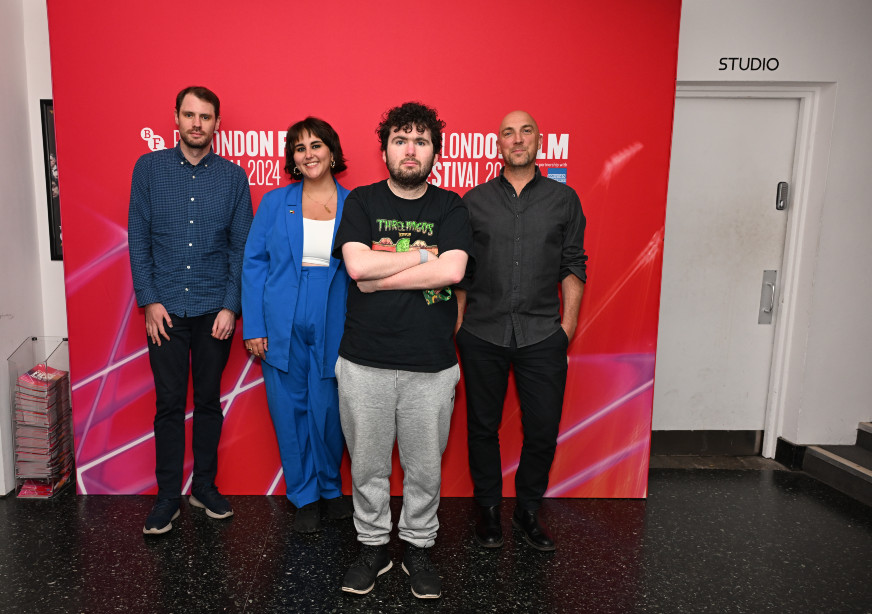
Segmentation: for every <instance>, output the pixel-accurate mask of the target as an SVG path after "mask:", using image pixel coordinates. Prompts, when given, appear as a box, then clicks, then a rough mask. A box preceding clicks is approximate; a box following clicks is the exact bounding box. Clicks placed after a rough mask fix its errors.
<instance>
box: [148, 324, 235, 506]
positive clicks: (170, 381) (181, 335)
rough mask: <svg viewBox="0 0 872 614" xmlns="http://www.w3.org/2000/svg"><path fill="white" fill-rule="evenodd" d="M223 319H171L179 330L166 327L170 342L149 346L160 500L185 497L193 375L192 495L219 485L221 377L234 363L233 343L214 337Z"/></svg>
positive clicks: (156, 475) (149, 344)
mask: <svg viewBox="0 0 872 614" xmlns="http://www.w3.org/2000/svg"><path fill="white" fill-rule="evenodd" d="M216 315H217V313H210V314H206V315H202V316H197V317H193V318H183V317H180V316H177V315H173V314H170V318H171V319H172V321H173V327H172V328H169V327H167V326H165V329H166V331H167V334H168V335H169V336H170V338H169V340H166V339H164V338H163V337H161V344H160V346H158V345H157V344H154V343H152V342H151V340H149V341H148V358H149V361H150V362H151V371H152V373H153V374H154V390H155V395H156V397H157V398H156V403H155V406H156V412H155V416H154V443H155V470H154V473H155V477H156V478H157V489H158V494H157V496H158V498H160V499H176V498H178V497H180V496H181V493H182V474H183V471H184V462H185V406H186V404H187V397H188V374H189V371H190V374H191V376H192V377H193V384H194V423H193V437H192V442H191V449H192V451H193V453H194V479H193V484H192V490H197V489H198V488H209V487H211V486H214V484H215V475H216V473H217V472H218V441H219V440H220V438H221V426H222V425H223V423H224V414H223V413H222V412H221V374H222V373H223V372H224V367H225V365H227V359H228V358H229V357H230V343H231V340H232V336H231V338H230V339H224V340H219V339H215V338H214V337H212V325H213V324H214V322H215V316H216Z"/></svg>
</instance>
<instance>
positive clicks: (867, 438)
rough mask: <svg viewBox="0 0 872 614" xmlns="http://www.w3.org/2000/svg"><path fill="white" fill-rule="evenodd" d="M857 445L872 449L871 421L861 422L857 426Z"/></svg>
mask: <svg viewBox="0 0 872 614" xmlns="http://www.w3.org/2000/svg"><path fill="white" fill-rule="evenodd" d="M857 445H858V446H860V447H861V448H865V449H867V450H872V422H861V423H860V426H858V427H857Z"/></svg>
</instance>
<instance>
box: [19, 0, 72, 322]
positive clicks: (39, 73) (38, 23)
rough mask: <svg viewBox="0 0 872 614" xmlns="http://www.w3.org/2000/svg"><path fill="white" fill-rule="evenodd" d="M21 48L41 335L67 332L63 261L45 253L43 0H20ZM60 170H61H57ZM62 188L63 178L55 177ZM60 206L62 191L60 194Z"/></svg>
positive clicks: (47, 66)
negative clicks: (41, 105)
mask: <svg viewBox="0 0 872 614" xmlns="http://www.w3.org/2000/svg"><path fill="white" fill-rule="evenodd" d="M21 4H22V8H23V10H24V51H25V56H26V58H27V105H28V106H27V108H28V111H29V112H30V117H29V125H30V134H31V140H30V142H31V154H32V156H31V159H32V162H33V187H34V197H35V206H36V236H37V240H38V241H39V270H40V276H41V278H42V313H43V320H44V322H45V332H44V334H45V335H48V336H52V337H66V336H67V303H66V297H65V295H64V263H63V262H62V261H60V260H52V259H51V257H50V256H49V253H50V249H49V226H48V204H47V203H46V196H45V168H44V165H43V158H42V156H43V152H42V120H41V118H40V116H39V101H40V99H43V98H49V99H50V98H51V97H52V93H51V61H50V58H49V45H48V19H47V15H46V6H45V2H33V1H28V0H23V1H22V2H21ZM61 172H63V171H61ZM58 179H59V183H60V185H61V187H62V188H63V179H62V178H61V177H58ZM61 207H63V195H61Z"/></svg>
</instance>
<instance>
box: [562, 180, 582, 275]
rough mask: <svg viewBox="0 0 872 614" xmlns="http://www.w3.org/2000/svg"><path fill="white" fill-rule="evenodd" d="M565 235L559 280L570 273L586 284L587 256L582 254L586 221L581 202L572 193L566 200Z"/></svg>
mask: <svg viewBox="0 0 872 614" xmlns="http://www.w3.org/2000/svg"><path fill="white" fill-rule="evenodd" d="M566 201H567V202H566V207H567V211H566V217H567V219H568V222H567V224H566V233H565V234H564V237H563V251H562V255H561V258H560V280H561V281H563V279H564V278H565V277H566V276H567V275H569V274H570V273H571V274H573V275H575V276H576V277H578V278H579V279H580V280H581V281H583V282H587V254H585V252H584V229H585V226H586V225H587V220H586V219H585V217H584V212H583V211H582V209H581V201H580V200H579V198H578V195H577V194H576V193H575V192H574V191H573V192H570V193H569V194H568V198H567V199H566Z"/></svg>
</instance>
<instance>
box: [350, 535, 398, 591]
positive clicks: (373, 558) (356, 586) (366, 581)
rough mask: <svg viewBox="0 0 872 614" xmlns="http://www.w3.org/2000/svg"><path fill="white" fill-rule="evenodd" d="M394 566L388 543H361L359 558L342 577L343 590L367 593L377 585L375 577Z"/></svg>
mask: <svg viewBox="0 0 872 614" xmlns="http://www.w3.org/2000/svg"><path fill="white" fill-rule="evenodd" d="M393 566H394V564H393V562H392V561H391V555H390V554H388V545H387V544H382V545H381V546H370V545H367V544H361V545H360V554H358V555H357V560H356V561H354V564H353V565H352V566H351V567H349V568H348V571H347V572H345V577H344V578H343V579H342V590H343V591H345V592H346V593H355V594H357V595H366V594H367V593H368V592H369V591H371V590H372V589H373V587H374V586H375V579H376V578H378V577H379V576H380V575H382V574H383V573H385V572H386V571H388V570H389V569H390V568H391V567H393Z"/></svg>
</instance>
